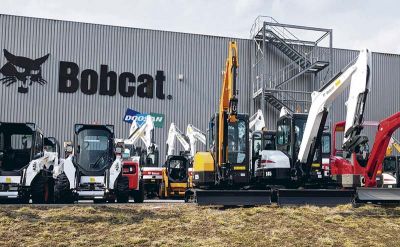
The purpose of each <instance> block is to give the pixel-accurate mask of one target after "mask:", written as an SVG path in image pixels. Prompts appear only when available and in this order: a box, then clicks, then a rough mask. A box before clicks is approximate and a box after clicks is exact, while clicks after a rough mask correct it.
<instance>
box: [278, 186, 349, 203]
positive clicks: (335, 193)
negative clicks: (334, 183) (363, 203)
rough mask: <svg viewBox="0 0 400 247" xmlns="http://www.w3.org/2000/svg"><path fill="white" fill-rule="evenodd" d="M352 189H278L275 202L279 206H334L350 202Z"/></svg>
mask: <svg viewBox="0 0 400 247" xmlns="http://www.w3.org/2000/svg"><path fill="white" fill-rule="evenodd" d="M353 198H354V190H336V189H279V190H278V191H277V203H278V205H280V206H285V205H287V206H290V205H316V206H336V205H340V204H348V203H352V201H353Z"/></svg>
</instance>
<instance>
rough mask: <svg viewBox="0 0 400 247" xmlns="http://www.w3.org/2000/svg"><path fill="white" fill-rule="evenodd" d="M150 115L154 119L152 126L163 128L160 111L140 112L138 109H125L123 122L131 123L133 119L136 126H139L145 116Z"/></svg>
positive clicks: (162, 116)
mask: <svg viewBox="0 0 400 247" xmlns="http://www.w3.org/2000/svg"><path fill="white" fill-rule="evenodd" d="M148 115H150V116H151V117H152V118H153V121H154V127H156V128H163V127H164V114H160V113H154V112H152V113H150V114H148V113H140V112H138V111H135V110H132V109H129V108H128V109H126V112H125V117H124V119H123V120H124V122H127V123H132V122H133V121H136V123H137V124H138V126H141V125H142V124H144V122H146V117H147V116H148Z"/></svg>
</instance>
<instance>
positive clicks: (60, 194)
mask: <svg viewBox="0 0 400 247" xmlns="http://www.w3.org/2000/svg"><path fill="white" fill-rule="evenodd" d="M54 202H55V203H60V204H67V203H74V195H73V193H72V191H71V189H70V188H69V180H68V177H67V175H65V173H61V174H60V175H58V177H57V178H56V179H55V181H54Z"/></svg>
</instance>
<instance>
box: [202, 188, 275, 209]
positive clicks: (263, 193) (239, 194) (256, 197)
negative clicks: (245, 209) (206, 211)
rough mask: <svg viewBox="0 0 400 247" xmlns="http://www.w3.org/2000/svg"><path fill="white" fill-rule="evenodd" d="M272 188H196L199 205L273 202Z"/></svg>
mask: <svg viewBox="0 0 400 247" xmlns="http://www.w3.org/2000/svg"><path fill="white" fill-rule="evenodd" d="M271 196H272V192H271V191H270V190H195V191H194V198H195V201H196V202H197V204H198V205H220V206H254V205H269V204H271Z"/></svg>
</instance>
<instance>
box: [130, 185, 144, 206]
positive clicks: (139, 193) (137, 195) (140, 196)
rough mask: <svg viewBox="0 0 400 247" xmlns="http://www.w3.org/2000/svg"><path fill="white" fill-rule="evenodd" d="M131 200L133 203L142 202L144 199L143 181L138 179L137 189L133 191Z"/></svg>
mask: <svg viewBox="0 0 400 247" xmlns="http://www.w3.org/2000/svg"><path fill="white" fill-rule="evenodd" d="M132 194H133V201H134V202H135V203H143V201H144V182H143V180H140V182H139V190H135V191H133V193H132Z"/></svg>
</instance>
